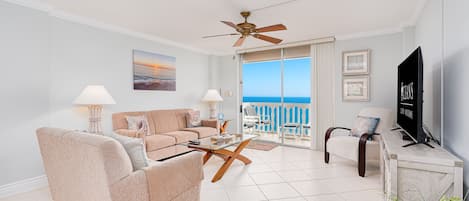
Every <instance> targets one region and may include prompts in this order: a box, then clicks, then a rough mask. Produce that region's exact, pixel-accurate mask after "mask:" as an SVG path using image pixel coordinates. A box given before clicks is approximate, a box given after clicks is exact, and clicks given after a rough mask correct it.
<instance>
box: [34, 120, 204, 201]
mask: <svg viewBox="0 0 469 201" xmlns="http://www.w3.org/2000/svg"><path fill="white" fill-rule="evenodd" d="M37 137H38V142H39V147H40V150H41V155H42V159H43V162H44V167H45V171H46V174H47V178H48V182H49V189H50V192H51V195H52V199H53V200H55V201H98V200H99V201H199V200H200V185H201V182H202V180H203V177H204V175H203V169H202V153H200V152H191V153H188V154H185V155H183V156H180V157H175V158H172V159H168V160H165V161H163V162H155V161H152V162H151V163H150V165H149V166H148V167H144V168H143V169H139V170H135V171H134V170H133V167H132V163H131V159H130V157H129V155H128V154H127V152H126V151H125V149H124V147H123V146H122V145H121V143H119V142H118V141H116V140H115V139H113V138H111V137H107V136H103V135H95V134H90V133H82V132H77V131H71V130H65V129H58V128H41V129H38V130H37Z"/></svg>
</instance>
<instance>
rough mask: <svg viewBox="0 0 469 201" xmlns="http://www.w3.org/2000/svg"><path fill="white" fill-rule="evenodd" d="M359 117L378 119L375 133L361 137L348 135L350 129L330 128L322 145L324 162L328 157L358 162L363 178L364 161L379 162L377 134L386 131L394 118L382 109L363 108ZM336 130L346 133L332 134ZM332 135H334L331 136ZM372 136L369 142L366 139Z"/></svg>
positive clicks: (389, 111)
mask: <svg viewBox="0 0 469 201" xmlns="http://www.w3.org/2000/svg"><path fill="white" fill-rule="evenodd" d="M358 115H359V116H365V117H377V118H380V121H379V123H378V126H377V128H376V131H375V133H373V134H369V133H365V134H363V135H361V137H354V136H350V135H348V133H349V131H350V130H351V129H350V128H344V127H331V128H329V129H328V130H327V131H326V134H325V143H324V161H325V162H326V163H329V155H330V154H333V155H335V156H338V157H341V158H346V159H350V160H353V161H356V162H358V174H359V175H360V176H361V177H364V176H365V169H366V161H367V160H377V161H379V160H380V155H381V154H380V148H379V140H380V139H381V137H380V136H379V134H382V133H385V132H386V131H388V130H389V129H390V128H391V127H392V125H393V123H394V118H393V115H392V111H391V110H389V109H384V108H365V109H362V110H361V111H360V113H359V114H358ZM336 130H345V131H348V132H347V134H344V133H342V134H341V135H339V133H336V134H334V131H336ZM333 134H334V135H333ZM370 135H372V136H371V137H372V138H371V140H368V137H369V136H370Z"/></svg>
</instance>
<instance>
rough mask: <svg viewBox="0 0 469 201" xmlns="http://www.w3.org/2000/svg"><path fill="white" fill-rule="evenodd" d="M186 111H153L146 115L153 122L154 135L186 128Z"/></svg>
mask: <svg viewBox="0 0 469 201" xmlns="http://www.w3.org/2000/svg"><path fill="white" fill-rule="evenodd" d="M188 111H189V110H188V109H176V110H153V111H149V112H148V113H147V114H148V116H150V118H149V120H150V119H151V120H152V121H153V126H154V128H153V131H154V133H155V134H160V133H167V132H173V131H178V130H181V129H183V128H185V127H186V114H187V112H188Z"/></svg>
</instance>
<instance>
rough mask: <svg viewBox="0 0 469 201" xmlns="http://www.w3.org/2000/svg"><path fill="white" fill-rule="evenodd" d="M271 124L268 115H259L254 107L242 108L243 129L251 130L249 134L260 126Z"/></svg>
mask: <svg viewBox="0 0 469 201" xmlns="http://www.w3.org/2000/svg"><path fill="white" fill-rule="evenodd" d="M271 122H272V121H271V119H270V115H259V114H258V113H257V111H256V108H254V106H251V105H248V106H246V107H244V119H243V125H244V128H247V129H252V131H251V133H252V132H253V131H254V130H256V128H257V129H259V127H260V126H265V125H270V124H271Z"/></svg>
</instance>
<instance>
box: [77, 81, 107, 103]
mask: <svg viewBox="0 0 469 201" xmlns="http://www.w3.org/2000/svg"><path fill="white" fill-rule="evenodd" d="M73 104H77V105H111V104H116V101H114V98H112V96H111V94H109V92H108V91H107V90H106V88H104V86H101V85H89V86H87V87H86V88H85V89H83V91H82V92H81V94H80V95H79V96H78V97H77V98H76V99H75V101H73Z"/></svg>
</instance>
